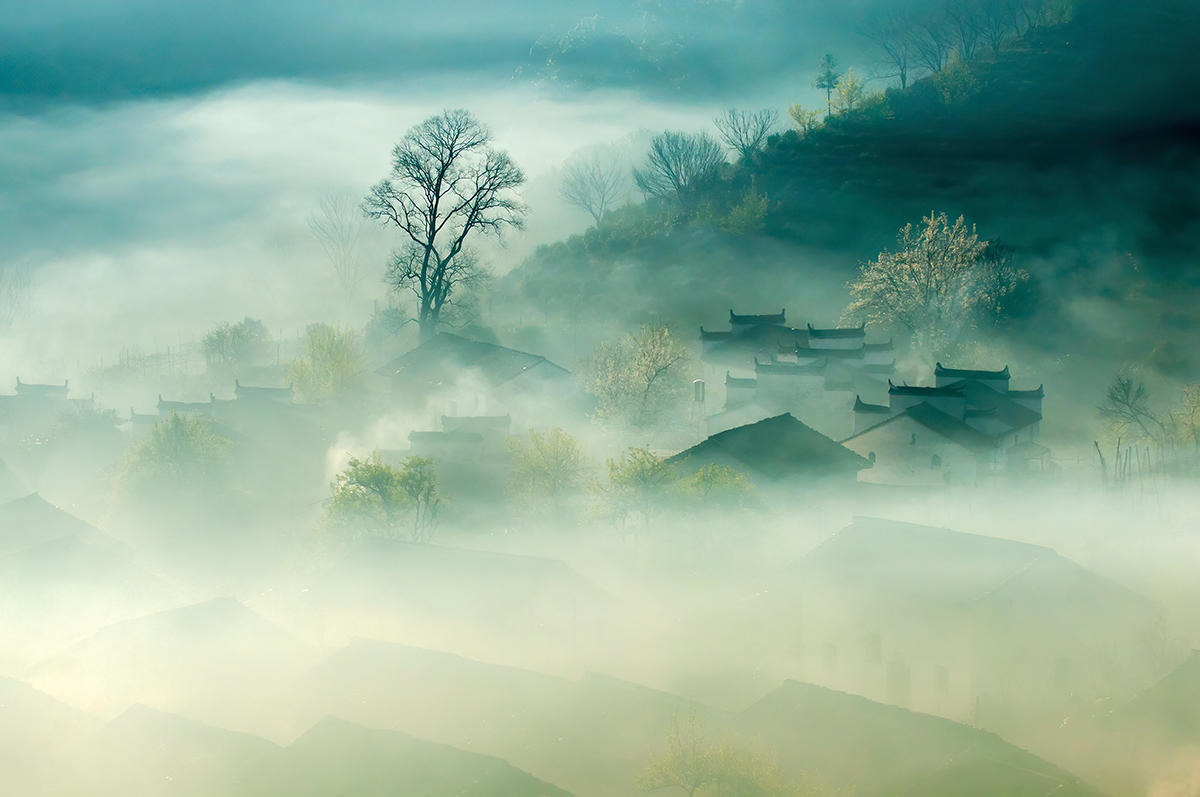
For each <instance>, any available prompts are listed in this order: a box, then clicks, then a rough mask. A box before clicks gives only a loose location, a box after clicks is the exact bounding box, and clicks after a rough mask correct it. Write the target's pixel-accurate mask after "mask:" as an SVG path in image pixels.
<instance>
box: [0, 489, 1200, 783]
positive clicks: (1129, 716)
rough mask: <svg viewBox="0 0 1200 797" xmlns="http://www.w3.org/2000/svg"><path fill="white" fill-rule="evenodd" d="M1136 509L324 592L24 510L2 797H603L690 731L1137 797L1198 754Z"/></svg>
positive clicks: (1147, 539)
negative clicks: (200, 796)
mask: <svg viewBox="0 0 1200 797" xmlns="http://www.w3.org/2000/svg"><path fill="white" fill-rule="evenodd" d="M864 486H866V485H860V487H864ZM1156 489H1157V490H1158V495H1157V496H1155V497H1154V498H1147V497H1146V496H1145V495H1144V494H1142V493H1140V492H1139V493H1137V494H1125V495H1120V494H1112V493H1109V492H1099V491H1096V490H1094V489H1088V490H1083V489H1080V488H1077V487H1076V488H1064V487H1063V485H1058V486H1053V485H1040V486H1037V487H1033V486H1030V487H1028V488H1022V487H1016V488H1002V489H1001V488H997V489H990V490H989V489H970V490H962V491H950V490H946V491H936V492H932V493H929V494H926V495H924V496H922V497H920V498H914V497H912V496H904V497H899V498H898V497H897V496H896V495H895V494H894V493H888V492H882V493H881V492H878V491H872V490H859V489H853V488H852V489H849V490H839V491H830V492H829V493H827V494H824V495H821V496H820V497H819V499H817V500H812V501H809V502H803V503H797V504H795V505H791V506H779V507H777V508H773V509H772V510H770V511H764V512H761V513H756V514H746V513H737V512H735V513H725V514H721V515H719V516H716V517H708V518H680V517H672V516H669V515H668V516H664V517H662V518H660V519H659V520H657V521H655V524H654V527H652V528H648V529H643V528H634V529H627V530H626V531H627V532H628V533H626V534H625V535H623V536H622V535H620V534H617V533H615V532H614V531H613V530H611V529H604V528H593V529H576V530H573V531H571V532H569V533H567V532H564V531H563V530H558V529H554V528H553V526H552V524H551V523H549V522H547V521H545V520H542V521H537V522H529V523H526V524H523V526H524V527H523V528H503V527H502V528H492V529H484V528H480V529H474V530H461V531H458V532H453V533H449V532H448V533H446V534H445V535H444V536H443V537H440V538H437V539H436V540H435V542H433V543H427V544H419V543H408V542H399V541H374V542H372V541H369V540H368V541H363V542H361V543H358V544H355V545H353V546H351V548H350V549H349V550H347V551H344V552H336V553H333V554H330V555H328V556H327V557H325V558H324V559H323V561H321V562H320V563H319V564H318V563H314V562H312V561H302V560H299V559H297V558H296V551H295V550H294V547H293V546H294V543H293V542H292V541H290V540H288V539H286V538H285V537H283V536H282V535H279V536H276V537H275V538H274V540H273V541H269V542H266V543H265V544H263V545H262V546H260V547H258V548H257V549H256V550H254V551H253V552H251V553H248V554H245V555H246V556H248V557H249V560H248V561H243V562H241V563H239V566H238V567H237V568H236V571H235V570H231V569H228V568H227V567H225V565H227V564H228V562H225V561H222V560H223V559H224V557H223V556H222V555H221V552H219V551H214V550H204V546H193V547H191V548H190V549H189V552H188V557H187V558H188V559H190V560H192V561H187V562H182V561H179V560H178V559H172V558H171V557H169V556H165V555H164V552H163V551H161V550H159V551H152V550H150V549H147V548H139V547H137V546H135V545H131V544H128V543H125V542H122V541H121V540H120V537H119V536H110V535H109V534H105V533H102V532H98V531H96V530H95V529H94V527H91V526H88V525H87V524H84V523H81V522H79V521H77V520H75V519H73V518H71V517H70V515H69V514H68V513H65V512H63V511H62V510H61V509H59V508H55V507H52V506H51V505H49V504H47V503H46V502H45V501H43V500H42V499H41V498H40V497H39V496H37V495H36V494H34V495H30V496H27V497H23V498H18V499H15V500H13V501H10V502H9V503H7V504H4V505H3V506H0V528H3V529H4V533H3V535H2V538H0V543H2V544H3V545H4V546H5V550H6V555H5V556H4V558H3V559H2V560H0V572H4V573H5V574H6V575H5V578H4V586H3V595H2V597H0V600H2V601H3V605H4V607H5V608H4V613H3V616H4V618H5V634H4V635H5V639H6V645H5V657H4V672H3V675H4V680H3V681H2V682H0V684H2V687H3V689H4V699H3V703H4V714H3V715H0V721H2V722H3V725H2V726H0V733H2V734H3V738H4V740H5V741H4V745H3V749H4V750H5V768H4V772H5V774H4V777H5V778H6V783H7V784H9V785H7V786H6V788H7V789H9V790H10V791H9V793H14V794H15V793H34V791H35V790H36V791H37V792H38V793H46V790H49V792H50V793H64V794H84V793H87V794H125V793H130V790H134V789H136V790H139V793H147V794H157V793H162V794H168V793H206V794H274V793H280V794H282V793H288V794H297V793H302V794H310V793H311V794H325V793H340V792H337V791H336V790H338V789H342V790H345V789H349V788H357V789H360V790H361V791H358V792H356V793H363V794H371V793H381V792H380V790H387V789H397V788H401V789H418V790H421V789H432V790H434V791H430V792H429V793H435V792H436V793H442V792H441V791H440V790H441V789H451V790H459V789H461V788H464V786H460V785H455V784H456V783H463V784H465V783H466V782H467V780H469V781H470V782H471V783H473V784H475V785H474V786H472V787H471V788H478V789H482V790H483V791H482V792H481V793H489V794H491V793H504V794H525V793H532V791H530V790H531V789H532V790H533V791H536V792H537V793H539V794H545V793H548V792H547V791H545V790H546V789H550V788H553V787H550V786H548V785H545V784H551V783H552V784H554V785H555V786H557V787H560V788H562V789H565V790H567V791H568V792H571V793H573V794H577V795H590V794H595V795H616V794H628V793H630V790H631V788H632V784H633V783H634V782H635V779H636V777H637V776H638V773H639V772H642V771H643V770H644V769H645V767H646V766H647V763H648V761H649V760H650V758H651V756H652V755H653V752H654V751H657V752H658V753H659V754H661V753H662V752H663V751H664V749H665V748H664V744H665V742H664V734H668V736H669V735H670V733H669V732H670V729H671V728H672V727H677V726H678V725H679V723H681V722H685V721H687V722H692V723H694V725H695V727H696V729H697V730H696V733H697V734H702V735H703V738H704V739H705V740H708V742H712V741H715V740H717V739H720V738H726V739H732V740H737V742H738V743H739V744H745V745H751V746H754V747H755V748H757V749H762V750H764V751H769V753H770V754H771V755H773V756H775V757H776V760H777V761H778V766H779V767H780V768H781V770H782V771H783V772H785V773H786V774H788V775H789V776H790V777H795V778H809V777H812V778H817V780H814V781H812V783H810V784H809V785H808V786H807V787H806V788H811V789H815V790H817V791H814V792H812V793H817V792H819V791H820V790H821V789H833V790H836V789H840V788H852V789H854V790H855V793H857V794H895V793H907V791H906V790H907V789H911V788H913V787H914V784H918V783H927V782H928V783H933V784H939V785H935V786H930V787H929V788H931V789H934V791H932V792H927V793H938V794H942V793H945V794H959V793H963V794H965V793H972V792H971V788H977V786H976V787H968V786H965V785H964V784H970V783H975V784H978V783H980V782H983V781H981V780H980V778H984V779H985V780H986V781H987V782H996V783H1000V784H1002V785H1001V786H998V787H997V788H999V789H1001V790H1000V791H997V792H995V793H997V794H1000V793H1005V794H1042V793H1047V792H1048V791H1049V790H1050V789H1051V788H1056V789H1059V790H1060V791H1058V792H1055V793H1060V792H1061V791H1063V790H1065V792H1066V793H1076V792H1077V793H1079V794H1085V793H1086V794H1092V793H1101V792H1103V793H1108V794H1133V793H1141V791H1140V790H1141V789H1144V788H1149V787H1151V786H1153V785H1154V784H1159V785H1158V786H1154V788H1162V787H1164V786H1162V784H1170V783H1173V782H1178V779H1180V778H1184V777H1187V770H1186V761H1187V755H1188V753H1187V750H1188V749H1189V745H1190V744H1192V741H1191V740H1192V739H1193V738H1194V736H1193V735H1192V734H1193V733H1194V731H1192V730H1189V729H1190V728H1193V727H1195V726H1194V725H1192V724H1191V723H1192V722H1194V720H1193V719H1188V718H1194V717H1196V716H1197V714H1196V712H1197V707H1196V705H1195V702H1194V701H1195V698H1194V696H1193V695H1194V693H1193V692H1190V691H1188V690H1189V687H1188V686H1187V685H1186V684H1187V679H1188V678H1189V677H1194V676H1190V675H1189V674H1188V673H1189V672H1190V670H1189V668H1192V669H1194V667H1192V664H1193V661H1192V659H1190V658H1189V652H1188V649H1189V647H1190V644H1191V642H1190V641H1191V640H1193V639H1195V638H1196V635H1197V633H1200V616H1197V615H1196V613H1195V611H1194V608H1193V607H1195V606H1196V605H1197V601H1196V598H1197V596H1196V595H1195V594H1194V592H1195V586H1194V583H1193V582H1194V579H1192V578H1191V577H1190V574H1191V573H1193V572H1194V570H1195V567H1196V560H1197V558H1198V557H1200V551H1198V550H1197V547H1196V545H1195V541H1194V539H1193V538H1192V536H1191V534H1190V533H1189V532H1188V530H1189V529H1190V528H1191V524H1192V523H1193V522H1194V516H1193V514H1192V512H1193V504H1192V501H1191V500H1190V499H1191V493H1190V491H1189V490H1188V486H1187V485H1182V486H1181V485H1169V484H1165V483H1164V484H1161V485H1158V487H1157V488H1156ZM814 505H816V506H814ZM868 516H869V517H868ZM870 517H890V518H895V520H888V521H877V520H872V519H870ZM909 523H916V524H920V525H906V524H909ZM947 529H952V530H953V531H948V530H947ZM110 531H111V532H112V534H113V535H119V534H120V530H118V529H115V528H114V529H111V530H110ZM243 533H245V532H244V531H243ZM61 534H66V535H67V536H58V535H61ZM879 535H883V537H880V536H879ZM884 540H886V542H885V541H884ZM1164 676H1165V677H1164ZM1160 679H1161V681H1160ZM1172 679H1175V681H1177V682H1181V683H1172ZM823 687H831V688H832V689H834V690H836V691H828V689H825V688H823ZM1167 688H1174V689H1175V690H1176V691H1175V693H1174V694H1175V695H1176V697H1175V698H1167V699H1165V700H1164V699H1163V698H1162V697H1161V696H1156V692H1155V690H1162V689H1167ZM1178 690H1183V691H1178ZM857 695H861V696H862V697H857ZM875 701H878V702H875ZM889 704H891V705H889ZM893 705H899V706H901V707H907V709H909V710H905V709H904V708H894V707H891V706H893ZM938 716H940V717H944V718H945V719H938V718H937V717H938ZM672 723H675V725H672ZM1181 723H1182V724H1181ZM977 729H978V730H977ZM993 734H999V735H998V736H997V735H993ZM1150 739H1155V740H1156V741H1155V743H1154V744H1152V745H1148V740H1150ZM439 745H440V746H439ZM306 748H307V749H308V752H305V749H306ZM1026 751H1028V752H1026ZM404 761H411V762H412V763H409V764H404V763H402V762H404ZM864 761H865V762H869V763H868V764H866V765H865V766H864V764H863V762H864ZM118 762H119V763H118ZM134 762H136V763H134ZM322 762H328V763H322ZM505 762H507V763H505ZM997 767H998V768H999V771H1000V772H1001V774H1003V773H1007V775H1005V776H1004V777H1001V778H1000V779H999V780H996V778H997V777H999V776H998V775H997V772H995V771H992V770H993V769H995V768H997ZM306 773H309V774H306ZM469 773H477V774H469ZM524 773H529V774H528V775H526V774H524ZM531 776H532V778H535V779H538V780H533V779H531ZM465 779H466V780H465ZM818 782H819V783H823V784H824V785H814V784H818ZM168 784H169V785H168ZM537 784H541V785H537ZM324 789H329V790H333V791H324ZM960 789H967V790H966V791H961V790H960ZM1093 789H1097V790H1098V791H1093ZM25 790H28V791H27V792H26V791H25ZM180 790H182V791H180ZM821 793H824V792H821ZM974 793H979V792H974Z"/></svg>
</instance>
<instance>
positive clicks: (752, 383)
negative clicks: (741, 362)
mask: <svg viewBox="0 0 1200 797" xmlns="http://www.w3.org/2000/svg"><path fill="white" fill-rule="evenodd" d="M725 387H726V388H731V387H733V388H740V389H742V390H753V389H754V388H756V387H758V380H757V379H755V378H754V377H750V378H749V379H745V378H742V377H738V376H730V374H729V372H728V371H726V372H725Z"/></svg>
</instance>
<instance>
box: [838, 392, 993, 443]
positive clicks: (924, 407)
mask: <svg viewBox="0 0 1200 797" xmlns="http://www.w3.org/2000/svg"><path fill="white" fill-rule="evenodd" d="M901 418H911V419H912V420H914V421H916V422H917V423H919V424H921V425H922V426H924V427H925V428H926V429H929V430H930V431H931V432H936V433H937V434H939V435H941V436H942V437H944V438H946V439H947V440H949V441H951V442H953V443H957V444H958V445H960V446H962V447H963V448H965V449H967V450H968V451H972V452H975V453H977V454H978V453H983V452H985V451H991V450H992V449H994V448H995V447H996V439H995V438H994V437H991V436H989V435H986V434H984V433H983V432H981V431H979V430H978V429H975V428H973V427H971V426H968V425H967V423H966V422H965V421H960V420H959V419H958V418H955V417H954V416H953V415H949V414H947V413H945V412H942V411H941V410H939V409H938V408H937V407H934V406H932V405H931V404H929V403H927V402H924V401H922V402H921V403H920V404H917V405H915V406H913V407H909V408H908V409H906V410H905V411H904V412H901V413H897V414H896V415H893V416H892V417H890V418H888V419H887V420H884V421H880V422H879V423H877V424H875V425H874V426H871V427H868V428H866V429H863V430H862V431H861V432H855V433H854V434H852V435H850V436H849V437H847V438H846V439H845V440H843V441H842V442H843V443H848V442H850V441H851V440H853V439H855V438H857V437H862V436H863V435H865V434H870V433H871V432H874V431H876V430H877V429H880V428H881V427H883V426H886V425H888V424H890V423H896V422H898V421H899V420H900V419H901Z"/></svg>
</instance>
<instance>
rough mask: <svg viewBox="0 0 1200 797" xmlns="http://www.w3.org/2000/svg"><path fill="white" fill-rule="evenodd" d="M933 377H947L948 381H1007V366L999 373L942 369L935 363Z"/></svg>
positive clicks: (940, 365)
mask: <svg viewBox="0 0 1200 797" xmlns="http://www.w3.org/2000/svg"><path fill="white" fill-rule="evenodd" d="M933 375H934V376H935V377H937V376H943V377H947V378H949V379H1008V378H1010V376H1009V373H1008V366H1007V365H1006V366H1004V367H1003V368H1001V369H1000V370H999V371H981V370H975V369H971V368H943V367H942V364H941V363H937V364H936V365H935V366H934V368H933Z"/></svg>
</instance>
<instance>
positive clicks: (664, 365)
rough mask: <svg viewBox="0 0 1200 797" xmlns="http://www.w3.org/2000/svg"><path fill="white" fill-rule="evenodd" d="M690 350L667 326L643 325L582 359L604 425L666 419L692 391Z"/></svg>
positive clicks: (641, 425)
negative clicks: (636, 330)
mask: <svg viewBox="0 0 1200 797" xmlns="http://www.w3.org/2000/svg"><path fill="white" fill-rule="evenodd" d="M692 365H693V364H692V354H691V351H690V350H689V349H688V348H687V347H686V346H684V345H683V344H682V343H681V342H680V341H679V340H677V339H676V338H675V337H673V336H672V335H671V330H670V329H669V328H668V327H666V326H654V325H643V326H642V327H641V328H640V329H639V330H638V332H637V334H630V335H628V336H626V337H624V338H621V339H620V340H618V341H616V342H614V343H601V344H600V345H598V346H597V347H596V348H595V349H594V350H593V352H592V354H591V356H589V357H588V358H587V359H586V360H584V361H583V362H582V363H581V367H580V378H581V380H582V382H583V386H584V389H585V390H586V391H587V392H588V393H589V394H591V395H592V396H595V397H596V415H597V418H598V420H600V421H601V422H602V423H606V424H611V425H614V426H624V427H629V428H645V427H648V426H650V425H652V424H654V423H657V422H659V421H661V420H663V419H664V418H665V417H666V416H667V415H668V413H669V412H670V411H671V410H674V409H677V408H678V407H679V406H680V405H681V404H682V403H683V402H684V401H686V399H687V397H688V396H689V395H690V391H691V383H692V376H693V373H694V372H693V368H692Z"/></svg>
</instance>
